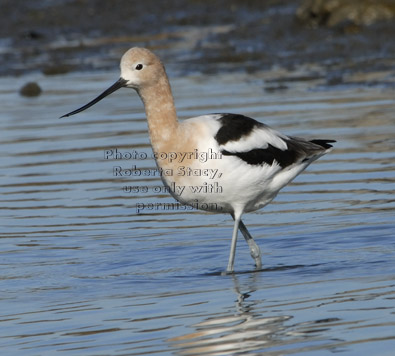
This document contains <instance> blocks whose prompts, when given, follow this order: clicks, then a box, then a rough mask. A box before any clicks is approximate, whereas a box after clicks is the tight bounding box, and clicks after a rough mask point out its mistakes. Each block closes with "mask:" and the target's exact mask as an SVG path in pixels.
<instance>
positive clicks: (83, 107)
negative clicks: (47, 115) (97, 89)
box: [60, 78, 127, 119]
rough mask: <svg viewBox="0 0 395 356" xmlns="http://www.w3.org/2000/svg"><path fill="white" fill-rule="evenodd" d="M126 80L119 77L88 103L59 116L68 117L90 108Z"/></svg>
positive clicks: (124, 84) (121, 85) (121, 86)
mask: <svg viewBox="0 0 395 356" xmlns="http://www.w3.org/2000/svg"><path fill="white" fill-rule="evenodd" d="M126 83H127V80H125V79H123V78H119V79H118V80H117V81H116V82H115V83H114V84H113V85H111V86H110V87H109V88H108V89H107V90H105V91H104V92H103V93H101V94H100V95H99V96H98V97H97V98H95V99H93V100H92V101H90V102H89V103H88V104H86V105H84V106H82V107H80V108H79V109H77V110H74V111H72V112H69V113H68V114H66V115H63V116H61V117H60V119H61V118H62V117H68V116H71V115H75V114H78V113H79V112H81V111H84V110H86V109H88V108H90V107H91V106H93V105H95V104H96V103H97V102H99V101H100V100H102V99H103V98H105V97H106V96H108V95H110V94H111V93H113V92H114V91H116V90H118V89H120V88H123V87H125V86H126Z"/></svg>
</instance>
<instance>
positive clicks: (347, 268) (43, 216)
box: [0, 71, 395, 355]
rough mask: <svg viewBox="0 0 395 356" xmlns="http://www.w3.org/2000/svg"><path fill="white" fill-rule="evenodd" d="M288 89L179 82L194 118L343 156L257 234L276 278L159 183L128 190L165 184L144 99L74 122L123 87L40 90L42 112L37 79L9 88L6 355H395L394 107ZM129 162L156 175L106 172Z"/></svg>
mask: <svg viewBox="0 0 395 356" xmlns="http://www.w3.org/2000/svg"><path fill="white" fill-rule="evenodd" d="M281 75H285V78H286V77H287V74H286V73H285V74H284V73H277V72H275V71H271V72H263V73H260V74H256V75H254V76H252V75H251V76H249V75H246V74H235V75H230V74H226V75H225V74H222V75H217V76H216V75H213V76H209V77H205V76H189V77H186V78H173V80H172V84H173V91H174V95H175V98H176V104H177V107H178V114H179V116H180V118H187V117H192V116H196V115H200V114H205V113H212V112H224V111H225V112H234V113H242V114H245V115H248V116H252V117H254V118H256V119H258V120H260V121H263V122H265V123H266V124H269V125H271V126H273V127H275V128H277V129H279V130H281V131H283V132H284V133H288V134H290V135H294V136H306V137H311V138H329V139H331V138H333V139H336V140H337V141H338V142H337V143H336V145H335V149H334V150H333V151H332V152H331V153H330V154H328V155H327V156H325V157H323V158H321V159H320V160H319V161H317V162H315V163H314V164H313V165H311V166H310V167H309V168H308V170H307V171H306V172H304V173H303V174H302V175H300V176H299V177H297V178H296V179H295V181H294V182H293V183H292V184H291V185H289V186H288V187H286V188H285V189H284V190H283V191H282V192H281V193H280V194H279V196H278V197H277V198H276V199H275V200H274V201H273V202H272V203H271V204H270V205H268V206H267V207H266V208H265V209H263V210H261V211H258V212H255V213H250V214H247V215H246V216H245V218H244V221H245V223H246V225H247V226H249V228H250V232H251V233H252V235H253V236H255V238H256V241H257V243H258V244H259V245H260V247H261V249H262V252H263V264H264V268H263V270H262V271H257V272H255V271H254V268H253V263H252V260H251V258H250V256H249V252H248V248H247V246H246V244H245V242H244V240H243V239H239V244H238V248H237V255H236V266H235V269H236V271H237V273H236V274H234V275H221V272H222V271H223V270H224V269H225V267H226V263H227V257H228V252H229V247H230V238H231V232H232V219H231V218H230V216H226V215H215V214H209V213H204V212H200V211H193V210H178V211H175V210H171V209H170V210H168V209H167V210H161V209H160V208H157V207H160V206H163V204H161V205H160V204H157V203H167V202H169V203H171V202H173V200H172V198H170V197H169V195H168V194H166V193H163V192H159V193H158V192H156V191H157V190H158V189H159V188H158V187H160V186H161V182H160V180H159V178H158V177H155V176H148V177H141V176H140V177H138V176H135V177H115V176H114V175H113V167H114V166H122V167H124V168H130V167H131V166H133V165H136V167H138V168H141V169H144V168H146V169H153V168H154V167H155V165H154V161H153V160H152V159H151V158H150V157H151V149H150V145H149V138H148V134H147V125H146V121H145V117H144V113H143V108H142V104H141V102H140V99H139V98H138V96H137V95H136V94H134V93H133V92H131V91H130V90H126V89H124V90H121V91H119V92H117V93H114V94H112V95H111V96H110V97H108V98H106V100H105V101H103V102H101V103H100V104H97V105H96V106H95V107H93V108H91V109H90V110H89V111H86V112H84V113H82V114H79V115H78V116H74V117H70V118H68V119H62V120H59V119H58V117H59V116H60V115H62V114H65V113H66V112H69V111H71V110H73V109H75V108H77V107H79V106H80V105H82V104H85V103H86V102H88V101H89V100H90V99H92V98H93V97H95V96H96V95H97V94H99V93H100V92H101V91H102V90H104V89H105V88H107V87H108V86H109V85H110V84H111V83H112V82H113V81H115V80H116V78H117V73H99V74H98V73H96V74H71V75H64V76H53V77H39V78H37V77H35V78H34V79H36V80H38V81H39V83H40V85H41V86H42V87H43V89H44V92H43V94H42V95H41V96H40V97H38V98H34V99H28V98H23V97H21V96H19V95H18V93H17V89H18V88H19V87H20V86H21V85H22V84H23V82H25V81H27V80H29V79H30V78H28V77H22V78H18V79H15V78H1V79H0V96H1V101H2V110H1V113H0V126H1V129H0V136H1V142H0V145H1V146H0V157H1V172H0V174H1V206H0V209H1V210H0V214H1V232H0V237H1V239H0V242H1V245H0V266H1V293H0V299H1V302H0V328H1V333H0V349H1V353H2V354H4V355H17V354H18V355H54V354H58V353H59V354H63V355H64V354H67V355H144V354H160V355H173V354H174V355H236V354H237V355H240V354H250V355H261V354H265V355H288V354H297V355H306V354H311V355H328V354H331V353H337V352H342V354H347V355H362V354H363V355H392V354H393V350H394V348H395V334H394V329H395V328H394V327H395V288H394V285H395V282H394V277H395V268H394V261H395V244H394V242H395V238H394V235H395V219H394V216H395V214H394V212H395V210H394V209H395V193H394V191H395V125H394V123H395V119H394V91H393V89H391V87H389V88H388V87H382V86H380V87H379V86H371V87H361V86H358V85H352V84H349V85H342V86H333V87H330V88H328V87H326V86H324V85H323V84H324V83H322V82H321V81H320V79H316V80H312V79H311V80H307V81H299V80H295V78H292V75H291V76H290V77H289V80H287V79H285V80H284V79H282V80H281V82H279V81H277V79H278V78H280V76H281ZM115 149H118V151H122V152H129V153H133V152H134V153H135V154H139V155H142V156H141V157H143V158H144V159H137V158H136V159H130V160H125V159H124V160H118V161H116V160H111V159H105V154H106V152H108V151H109V150H115ZM145 155H146V156H147V158H145ZM125 186H129V187H131V186H139V187H141V186H144V187H147V190H148V191H147V192H145V191H140V192H138V193H128V192H125V191H124V187H125ZM150 204H151V205H150Z"/></svg>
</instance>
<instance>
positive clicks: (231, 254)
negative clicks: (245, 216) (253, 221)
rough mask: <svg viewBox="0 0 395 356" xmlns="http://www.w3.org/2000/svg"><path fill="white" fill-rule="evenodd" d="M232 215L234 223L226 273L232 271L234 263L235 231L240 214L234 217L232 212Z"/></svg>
mask: <svg viewBox="0 0 395 356" xmlns="http://www.w3.org/2000/svg"><path fill="white" fill-rule="evenodd" d="M232 217H233V219H234V220H235V225H234V227H233V234H232V242H231V245H230V254H229V262H228V267H227V268H226V272H227V273H231V272H233V267H234V263H235V254H236V242H237V233H238V230H239V222H240V219H241V214H239V216H237V217H234V215H233V214H232Z"/></svg>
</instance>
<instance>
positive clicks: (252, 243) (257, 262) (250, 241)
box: [239, 220, 262, 269]
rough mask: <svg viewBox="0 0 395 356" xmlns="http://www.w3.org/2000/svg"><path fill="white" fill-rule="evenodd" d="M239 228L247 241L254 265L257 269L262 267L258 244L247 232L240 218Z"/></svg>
mask: <svg viewBox="0 0 395 356" xmlns="http://www.w3.org/2000/svg"><path fill="white" fill-rule="evenodd" d="M239 230H240V232H241V233H242V234H243V236H244V238H245V240H246V241H247V243H248V246H249V247H250V253H251V257H252V258H253V259H254V261H255V267H256V268H257V269H261V268H262V259H261V250H260V249H259V246H258V245H257V244H256V242H255V241H254V239H253V237H252V236H251V235H250V233H249V232H248V230H247V228H246V226H245V225H244V223H243V221H241V220H240V222H239Z"/></svg>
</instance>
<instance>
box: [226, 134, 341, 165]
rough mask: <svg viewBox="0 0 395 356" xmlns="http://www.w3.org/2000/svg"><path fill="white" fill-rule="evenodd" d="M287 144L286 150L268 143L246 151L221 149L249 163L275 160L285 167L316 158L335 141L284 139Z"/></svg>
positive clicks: (260, 163) (227, 154) (272, 161)
mask: <svg viewBox="0 0 395 356" xmlns="http://www.w3.org/2000/svg"><path fill="white" fill-rule="evenodd" d="M284 141H285V142H286V144H287V147H288V148H287V149H286V150H281V149H280V148H277V147H274V146H272V145H271V144H268V147H266V148H255V149H253V150H251V151H247V152H229V151H226V150H222V151H221V153H222V154H223V155H224V156H236V157H238V158H240V159H242V160H243V161H244V162H246V163H248V164H251V165H262V164H265V163H266V164H269V165H273V163H274V161H276V162H277V163H278V164H279V165H280V167H281V168H283V169H284V168H286V167H288V166H291V165H292V164H295V163H303V162H307V161H310V160H314V159H315V158H317V155H321V154H322V153H323V152H325V151H326V150H327V149H329V148H331V147H332V145H330V144H329V143H333V142H336V141H335V140H312V141H304V140H303V141H302V140H295V139H289V140H284Z"/></svg>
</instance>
